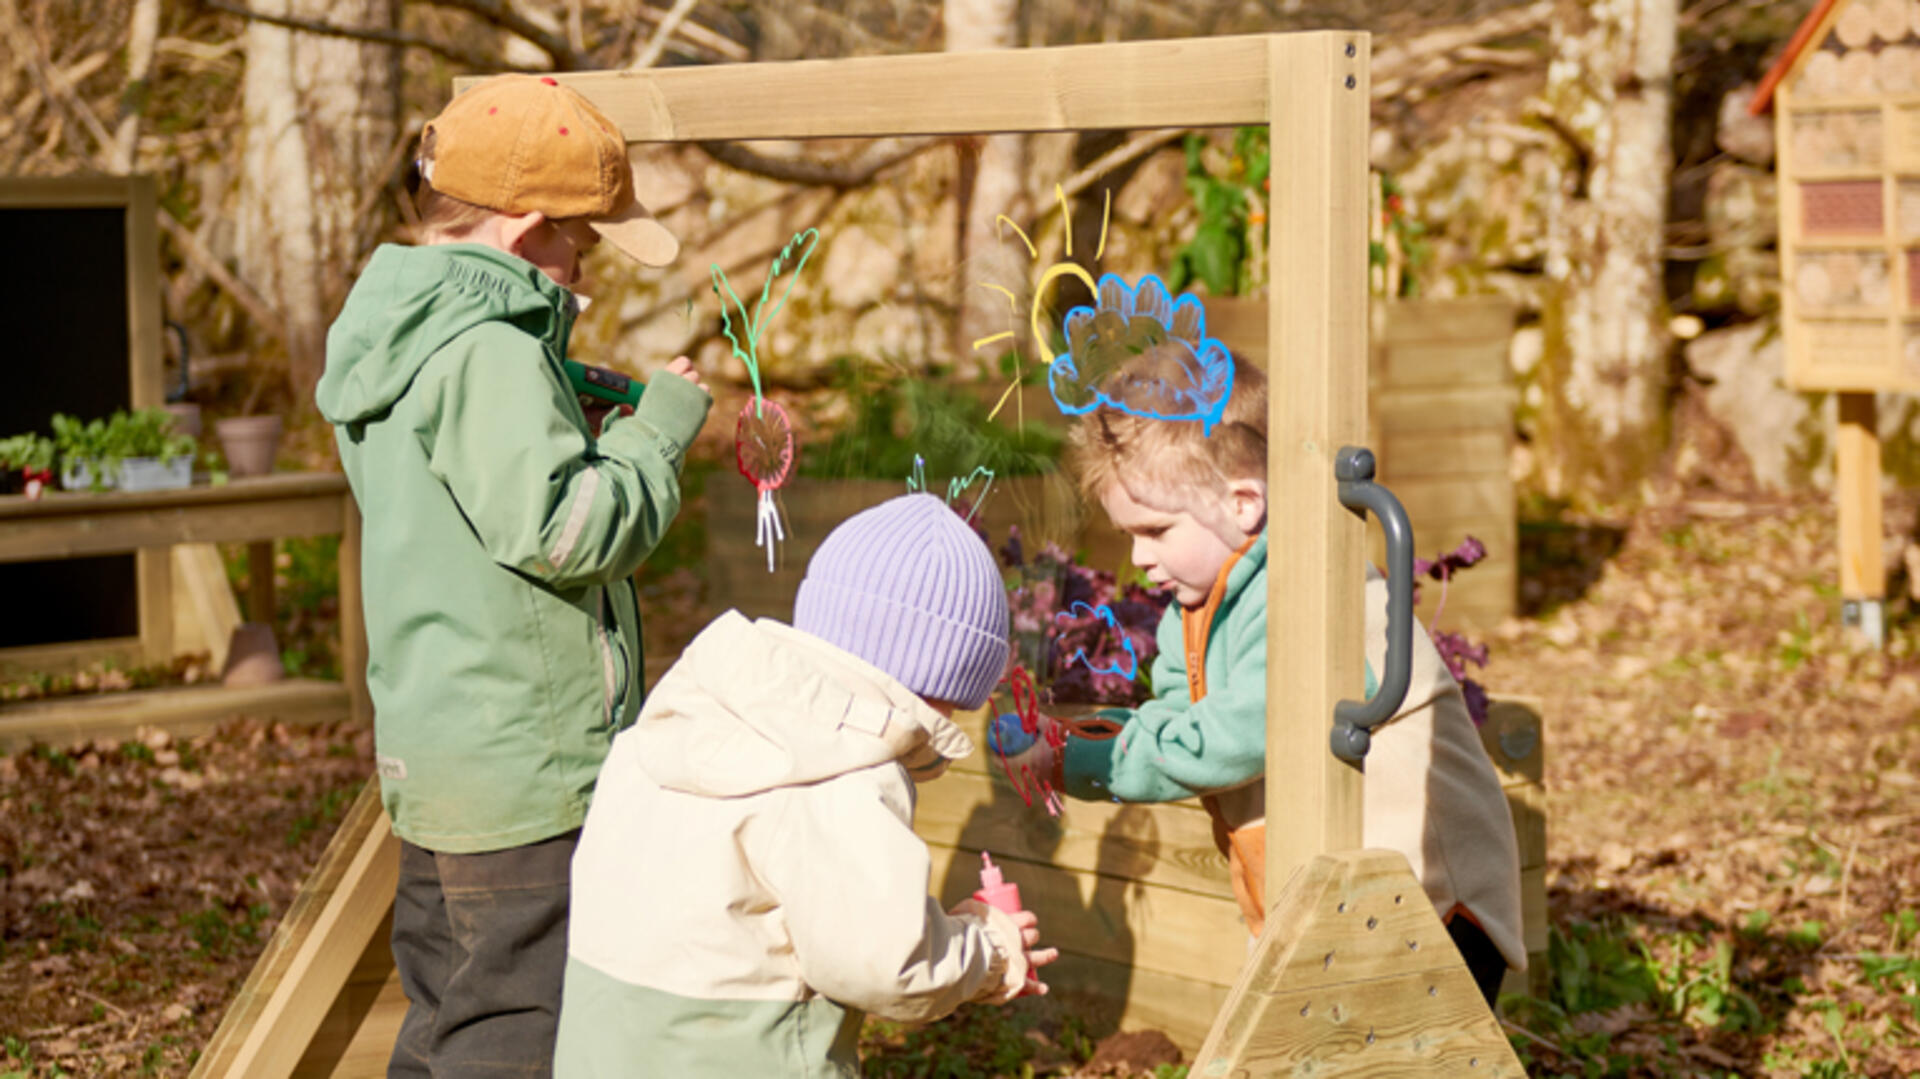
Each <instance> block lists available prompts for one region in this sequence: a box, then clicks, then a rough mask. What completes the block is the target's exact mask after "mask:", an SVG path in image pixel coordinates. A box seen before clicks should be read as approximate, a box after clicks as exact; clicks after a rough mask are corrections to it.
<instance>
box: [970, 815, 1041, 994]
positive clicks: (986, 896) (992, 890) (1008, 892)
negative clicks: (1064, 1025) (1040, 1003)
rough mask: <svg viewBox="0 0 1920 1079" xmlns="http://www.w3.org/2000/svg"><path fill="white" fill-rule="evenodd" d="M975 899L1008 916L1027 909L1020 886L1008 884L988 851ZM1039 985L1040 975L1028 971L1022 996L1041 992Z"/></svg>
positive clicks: (983, 852) (981, 857)
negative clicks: (1021, 901) (1022, 902)
mask: <svg viewBox="0 0 1920 1079" xmlns="http://www.w3.org/2000/svg"><path fill="white" fill-rule="evenodd" d="M973 897H974V898H975V899H978V900H979V901H980V902H982V903H985V904H986V905H987V906H989V907H992V908H994V909H995V910H1003V911H1006V912H1007V913H1008V914H1018V913H1020V912H1021V911H1022V910H1023V909H1025V908H1023V907H1022V906H1021V905H1020V886H1019V885H1018V884H1011V883H1008V881H1007V879H1006V878H1005V877H1004V876H1002V875H1001V873H1000V867H999V866H997V865H994V864H993V855H991V854H988V853H987V852H986V851H981V852H980V890H979V891H977V892H975V893H973ZM1039 985H1040V977H1039V975H1037V974H1035V973H1034V972H1033V971H1032V969H1028V971H1027V987H1026V988H1025V989H1023V990H1021V993H1022V995H1026V994H1030V993H1038V992H1040V989H1039Z"/></svg>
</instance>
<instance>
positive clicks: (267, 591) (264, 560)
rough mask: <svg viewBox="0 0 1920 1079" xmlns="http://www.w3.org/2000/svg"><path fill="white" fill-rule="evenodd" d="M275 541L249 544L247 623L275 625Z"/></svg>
mask: <svg viewBox="0 0 1920 1079" xmlns="http://www.w3.org/2000/svg"><path fill="white" fill-rule="evenodd" d="M273 620H274V611H273V541H272V540H263V541H261V542H258V543H249V544H247V621H249V622H260V623H263V624H265V625H269V626H271V625H273Z"/></svg>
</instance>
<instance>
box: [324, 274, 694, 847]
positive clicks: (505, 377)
mask: <svg viewBox="0 0 1920 1079" xmlns="http://www.w3.org/2000/svg"><path fill="white" fill-rule="evenodd" d="M574 313H575V301H574V299H573V296H572V294H571V293H569V292H568V291H567V290H565V289H563V288H561V287H560V286H558V285H556V284H554V283H553V282H552V281H551V280H550V279H548V278H547V277H546V275H545V274H543V273H541V272H540V270H539V269H537V268H536V267H534V266H533V265H532V264H531V263H528V262H525V261H523V260H521V259H518V258H515V257H514V256H512V255H509V254H506V253H505V252H501V251H497V250H494V249H493V248H489V247H484V246H481V245H477V244H447V245H435V246H428V247H397V246H383V247H381V248H380V249H379V250H378V251H376V252H375V253H374V256H373V259H372V260H371V261H370V262H369V263H368V265H367V268H366V271H365V272H364V273H363V274H361V276H360V279H359V281H358V282H356V283H355V285H354V287H353V291H352V293H351V294H350V295H349V296H348V297H347V302H346V306H345V308H344V309H343V310H342V311H341V313H340V317H339V318H338V319H337V320H335V322H334V324H333V327H332V330H331V331H330V332H329V334H328V336H327V365H326V372H325V374H324V375H323V376H322V377H321V379H320V385H319V388H318V390H317V391H316V393H315V397H316V399H317V401H318V403H319V406H320V411H321V413H322V414H323V415H324V416H326V418H327V420H328V421H329V422H331V423H332V424H333V425H334V434H335V437H336V439H337V440H338V442H339V446H340V458H341V461H342V462H343V464H344V465H345V468H346V473H347V480H348V482H349V483H350V484H351V485H352V487H353V494H354V498H355V499H356V500H358V502H359V504H360V512H361V517H362V526H361V544H362V562H363V567H362V587H363V592H364V599H365V606H366V622H367V638H368V641H367V644H368V663H367V682H368V686H369V688H370V690H371V691H372V695H373V705H374V714H375V717H376V718H375V721H374V739H375V744H376V754H377V770H378V772H379V775H380V780H381V796H382V798H383V800H384V801H385V803H386V808H387V813H388V815H389V816H390V817H391V818H392V820H393V830H394V832H395V833H396V834H397V835H399V836H400V837H401V838H403V839H406V840H408V841H410V842H412V843H415V844H418V845H419V846H422V847H426V848H428V849H430V850H436V851H446V852H451V853H476V852H481V851H491V850H502V849H505V848H508V847H515V846H520V845H523V844H527V843H532V842H536V841H538V840H541V839H545V838H548V837H551V836H555V835H559V834H561V833H563V832H566V831H569V830H571V829H573V828H577V827H579V826H580V823H581V822H582V821H583V820H584V819H585V817H586V812H587V803H588V800H589V799H590V797H591V796H592V793H593V785H594V779H595V777H596V775H597V774H598V773H599V770H600V764H601V762H602V761H603V760H604V759H605V757H606V754H607V748H608V746H609V744H610V743H611V741H612V739H613V735H614V734H615V733H616V732H617V731H619V730H620V729H621V728H623V727H625V726H626V725H627V724H628V723H630V722H632V720H633V717H634V715H635V714H636V713H637V712H638V711H639V708H640V698H641V696H642V690H641V670H640V657H641V648H640V612H639V607H638V603H637V599H636V596H635V593H634V589H633V585H632V582H631V580H630V578H631V575H632V574H633V572H634V570H636V569H637V568H638V567H639V565H640V562H641V560H642V559H644V558H645V557H646V556H647V554H648V552H649V551H651V550H652V549H653V546H654V544H655V543H657V542H658V541H659V539H660V536H661V534H662V533H663V532H664V531H665V530H666V527H667V524H668V523H669V522H670V521H672V520H673V517H674V514H675V513H677V512H678V511H679V508H680V483H679V472H680V466H681V463H682V459H683V456H684V453H685V450H686V447H687V445H688V444H689V443H690V442H692V440H693V437H694V435H695V434H696V433H697V432H698V431H699V430H700V426H701V424H702V423H704V422H705V420H706V414H707V409H708V407H709V406H710V405H711V403H712V402H711V400H710V399H709V398H708V397H707V395H706V394H705V393H703V392H702V391H701V390H700V389H699V387H697V386H695V385H694V384H693V383H691V382H689V381H687V380H686V379H683V378H679V377H677V376H673V375H661V376H660V377H658V378H656V379H654V380H653V382H652V383H651V384H649V386H648V387H647V392H646V394H645V396H644V397H642V398H641V402H640V406H639V408H638V410H637V411H636V413H635V414H634V415H633V416H631V417H627V418H624V419H609V420H608V421H607V423H606V425H605V427H604V429H603V431H602V433H601V435H600V437H599V438H598V439H597V440H596V439H595V438H594V437H593V434H592V432H591V428H590V427H589V426H588V423H587V419H586V416H585V414H584V413H583V412H582V411H581V409H580V404H579V400H578V398H577V397H576V396H575V394H574V392H573V390H572V389H571V388H570V387H569V385H568V383H567V379H566V375H565V372H564V371H563V369H562V367H561V363H560V361H561V358H562V357H564V356H565V355H566V349H567V337H568V334H569V333H570V332H571V330H572V328H573V318H574Z"/></svg>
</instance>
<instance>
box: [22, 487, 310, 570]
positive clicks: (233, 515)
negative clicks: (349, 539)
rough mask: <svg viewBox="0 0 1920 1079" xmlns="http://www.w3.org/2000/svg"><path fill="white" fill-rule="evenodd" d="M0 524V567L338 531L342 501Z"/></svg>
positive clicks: (109, 512)
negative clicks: (142, 549) (171, 546)
mask: <svg viewBox="0 0 1920 1079" xmlns="http://www.w3.org/2000/svg"><path fill="white" fill-rule="evenodd" d="M82 497H84V496H82ZM106 497H111V496H106ZM0 525H3V526H4V527H0V562H26V561H33V560H36V559H42V558H78V557H81V556H83V555H94V554H113V553H116V552H120V551H125V550H128V549H130V548H136V547H156V546H164V545H166V544H169V543H227V542H239V541H243V540H251V539H256V538H259V537H261V536H274V537H278V536H317V535H325V534H327V533H331V532H338V531H340V496H339V495H338V494H313V495H306V496H302V497H297V498H285V499H277V500H275V501H272V502H257V501H235V502H208V503H202V504H197V505H183V506H177V507H160V508H146V507H136V508H127V507H121V506H104V505H103V506H101V507H99V508H98V509H97V510H95V511H93V512H85V513H75V514H69V515H65V516H57V517H30V516H24V515H23V516H20V517H17V518H15V519H13V520H6V519H4V517H0Z"/></svg>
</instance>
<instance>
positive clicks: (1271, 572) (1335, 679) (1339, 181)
mask: <svg viewBox="0 0 1920 1079" xmlns="http://www.w3.org/2000/svg"><path fill="white" fill-rule="evenodd" d="M1269 41H1270V43H1271V46H1272V52H1271V54H1270V58H1269V75H1268V77H1269V79H1270V80H1271V87H1272V88H1271V91H1270V100H1271V106H1270V108H1271V117H1270V121H1269V122H1270V123H1271V125H1272V127H1271V142H1270V145H1271V146H1273V147H1274V151H1275V153H1276V154H1282V155H1284V160H1285V166H1284V167H1282V168H1276V169H1275V170H1274V172H1273V201H1272V211H1271V213H1270V215H1269V218H1268V219H1269V220H1270V221H1271V222H1272V225H1271V227H1272V229H1273V242H1272V244H1271V245H1270V247H1269V255H1268V258H1269V260H1270V267H1271V268H1270V274H1269V277H1268V280H1269V281H1270V282H1271V284H1270V286H1269V289H1268V295H1269V301H1268V302H1269V304H1270V307H1269V310H1268V316H1267V317H1268V323H1267V340H1268V342H1269V346H1270V347H1269V352H1270V356H1271V359H1270V360H1269V363H1268V370H1269V371H1270V372H1271V381H1270V384H1269V386H1268V409H1269V411H1268V429H1269V438H1268V442H1267V453H1268V465H1267V468H1268V475H1269V479H1270V483H1271V497H1270V499H1269V503H1268V518H1267V519H1268V544H1269V550H1270V553H1269V555H1268V557H1267V567H1268V568H1267V574H1268V576H1267V581H1268V584H1267V587H1268V590H1269V592H1268V601H1267V610H1268V614H1269V620H1268V624H1267V819H1268V821H1269V822H1270V826H1269V827H1268V828H1267V879H1266V899H1267V902H1268V903H1272V902H1273V901H1275V900H1276V899H1277V898H1278V896H1279V895H1280V893H1281V890H1282V888H1283V887H1284V885H1285V884H1286V881H1287V878H1288V877H1289V876H1291V875H1292V874H1293V872H1294V871H1295V870H1296V869H1298V868H1300V867H1302V866H1304V865H1305V864H1306V863H1307V862H1308V861H1310V860H1311V859H1312V858H1313V857H1314V856H1315V855H1318V854H1321V853H1323V852H1327V851H1337V850H1346V849H1350V848H1354V847H1358V846H1359V845H1360V812H1361V805H1360V799H1361V786H1360V783H1361V776H1360V773H1359V772H1358V771H1357V770H1355V769H1353V768H1351V767H1349V766H1348V765H1345V764H1343V763H1341V762H1340V761H1339V760H1337V759H1336V758H1335V757H1334V756H1333V754H1332V752H1331V751H1330V749H1329V746H1328V734H1329V731H1330V730H1331V728H1332V723H1333V706H1334V702H1336V701H1338V700H1340V699H1341V698H1343V697H1345V698H1354V699H1358V698H1359V697H1361V695H1362V693H1363V687H1364V674H1363V669H1364V661H1363V658H1362V635H1363V633H1362V626H1363V623H1364V619H1363V617H1362V608H1361V594H1362V587H1363V580H1364V568H1363V567H1364V559H1365V546H1366V543H1365V540H1366V536H1365V531H1364V525H1363V523H1362V522H1361V521H1360V520H1359V519H1358V518H1357V517H1355V516H1354V515H1353V514H1351V513H1349V512H1347V510H1345V509H1344V508H1342V507H1341V505H1340V503H1339V501H1338V500H1337V498H1336V497H1335V484H1334V475H1333V459H1334V454H1335V453H1336V452H1337V451H1338V450H1339V449H1340V447H1341V446H1343V445H1350V444H1351V445H1359V444H1362V443H1363V442H1364V441H1365V439H1366V433H1367V400H1366V390H1367V222H1366V214H1367V205H1368V189H1367V123H1368V112H1367V98H1368V72H1367V65H1368V56H1369V52H1370V49H1371V45H1370V42H1369V39H1368V36H1367V35H1366V34H1358V33H1332V32H1330V33H1311V34H1287V35H1282V36H1275V37H1273V38H1270V39H1269Z"/></svg>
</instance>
